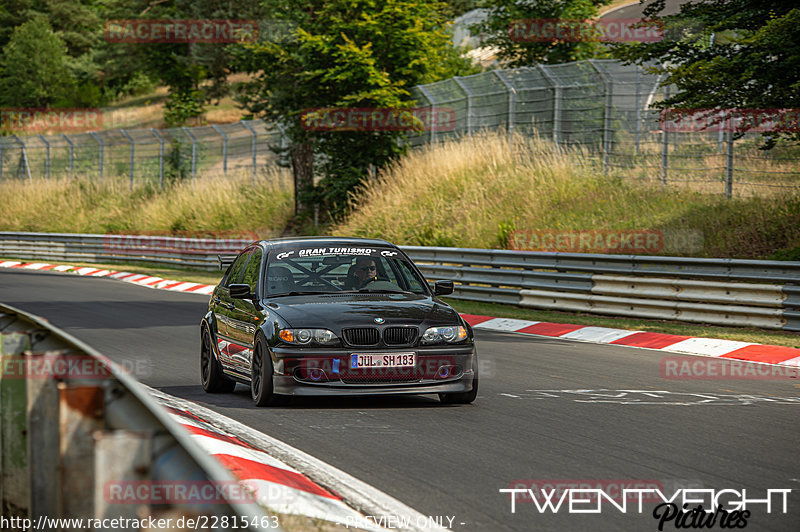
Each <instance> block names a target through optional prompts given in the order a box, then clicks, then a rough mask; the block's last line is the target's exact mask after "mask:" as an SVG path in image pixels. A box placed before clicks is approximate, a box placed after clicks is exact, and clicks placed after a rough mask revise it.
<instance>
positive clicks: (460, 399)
mask: <svg viewBox="0 0 800 532" xmlns="http://www.w3.org/2000/svg"><path fill="white" fill-rule="evenodd" d="M472 367H473V368H474V371H475V376H474V377H473V378H472V389H471V390H470V391H468V392H459V393H440V394H439V401H440V402H442V403H443V404H446V405H468V404H470V403H472V402H473V401H475V398H476V397H477V396H478V353H477V351H476V352H475V355H473V358H472Z"/></svg>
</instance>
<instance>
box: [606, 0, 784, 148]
mask: <svg viewBox="0 0 800 532" xmlns="http://www.w3.org/2000/svg"><path fill="white" fill-rule="evenodd" d="M663 7H664V1H663V0H659V1H657V2H654V3H653V4H652V5H650V6H648V7H647V8H646V11H645V14H646V15H648V16H652V17H655V16H657V15H658V13H659V12H660V11H661V10H662V9H663ZM662 20H663V24H664V26H665V27H666V28H667V30H668V31H667V38H665V39H663V40H662V41H659V42H653V43H635V44H625V45H618V46H616V47H615V50H614V55H615V56H616V57H619V58H621V59H623V60H625V61H627V62H632V63H640V64H650V65H655V66H651V68H650V69H651V70H652V71H654V72H659V73H662V74H664V75H665V78H664V81H663V84H664V85H667V84H670V85H675V86H677V88H678V92H677V93H676V94H674V95H672V96H671V97H670V98H669V99H667V100H665V101H662V102H659V103H657V105H658V106H660V107H662V108H673V107H677V108H693V109H731V108H752V109H775V108H797V107H800V8H798V6H797V2H796V1H795V0H758V1H755V0H698V1H696V2H692V3H685V4H682V5H681V8H680V11H679V12H678V13H676V14H674V15H668V16H664V17H663V18H662ZM781 135H782V136H786V137H791V138H794V139H797V140H800V133H798V132H797V131H794V132H791V131H790V132H782V133H777V134H774V135H773V136H772V138H771V139H769V140H768V142H767V145H771V144H772V142H773V141H774V138H775V137H777V136H781Z"/></svg>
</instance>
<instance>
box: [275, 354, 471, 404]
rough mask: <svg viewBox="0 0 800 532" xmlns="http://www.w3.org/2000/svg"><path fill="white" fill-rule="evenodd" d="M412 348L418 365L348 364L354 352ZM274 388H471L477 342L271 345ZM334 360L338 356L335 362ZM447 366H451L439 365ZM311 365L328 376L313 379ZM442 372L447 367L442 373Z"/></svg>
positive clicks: (337, 391)
mask: <svg viewBox="0 0 800 532" xmlns="http://www.w3.org/2000/svg"><path fill="white" fill-rule="evenodd" d="M410 352H413V353H414V354H415V355H416V356H417V359H416V360H417V362H416V365H415V366H414V367H413V368H412V367H408V368H363V369H362V368H358V369H355V368H350V367H349V366H348V361H349V360H350V357H351V356H352V355H353V354H355V353H364V354H401V353H410ZM273 360H274V362H275V375H274V376H273V386H274V387H273V390H274V393H276V394H280V395H297V396H343V395H351V396H357V395H394V394H428V393H463V392H468V391H470V390H472V382H473V379H474V375H475V374H474V371H473V368H474V366H475V363H476V361H475V348H474V345H473V344H468V345H462V346H439V347H426V348H419V347H417V348H405V349H403V348H399V349H398V348H392V349H370V350H355V349H353V350H345V349H335V350H332V349H314V350H305V349H304V350H302V351H299V350H297V349H287V348H275V349H273ZM334 361H338V363H335V362H334ZM444 367H447V368H448V370H449V371H441V370H442V369H443V368H444ZM313 370H321V371H322V372H324V378H321V379H320V380H313V379H312V378H311V376H313V375H314V373H311V371H313ZM443 373H449V374H448V375H444V374H443Z"/></svg>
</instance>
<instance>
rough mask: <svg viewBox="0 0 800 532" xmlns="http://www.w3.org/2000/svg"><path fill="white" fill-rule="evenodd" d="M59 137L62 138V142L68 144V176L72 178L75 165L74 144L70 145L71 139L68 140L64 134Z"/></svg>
mask: <svg viewBox="0 0 800 532" xmlns="http://www.w3.org/2000/svg"><path fill="white" fill-rule="evenodd" d="M61 136H62V137H64V140H66V141H67V144H69V176H70V177H72V170H73V167H74V164H75V144H73V143H72V139H70V138H69V137H68V136H67V134H66V133H62V134H61Z"/></svg>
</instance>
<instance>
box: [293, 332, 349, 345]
mask: <svg viewBox="0 0 800 532" xmlns="http://www.w3.org/2000/svg"><path fill="white" fill-rule="evenodd" d="M278 336H279V337H280V339H281V340H283V341H284V342H286V343H288V344H293V345H336V344H338V343H339V337H338V336H336V335H335V334H333V333H332V332H331V331H329V330H328V329H283V330H281V332H280V333H278Z"/></svg>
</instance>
